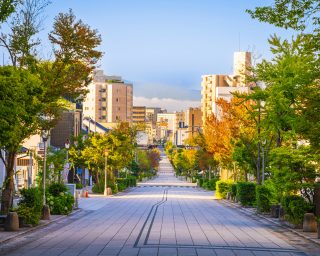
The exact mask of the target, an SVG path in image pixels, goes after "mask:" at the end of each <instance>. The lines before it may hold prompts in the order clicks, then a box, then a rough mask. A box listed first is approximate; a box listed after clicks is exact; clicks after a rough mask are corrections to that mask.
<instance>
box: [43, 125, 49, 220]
mask: <svg viewBox="0 0 320 256" xmlns="http://www.w3.org/2000/svg"><path fill="white" fill-rule="evenodd" d="M49 133H50V131H49V130H42V132H41V137H42V141H43V148H44V154H43V155H44V156H43V173H42V176H43V177H42V182H43V209H42V219H43V220H49V219H50V208H49V206H47V204H46V175H47V174H46V168H47V141H48V138H49Z"/></svg>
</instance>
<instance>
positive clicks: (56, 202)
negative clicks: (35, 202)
mask: <svg viewBox="0 0 320 256" xmlns="http://www.w3.org/2000/svg"><path fill="white" fill-rule="evenodd" d="M47 204H48V205H49V207H50V212H51V214H57V215H61V214H63V215H66V214H69V213H71V212H72V208H73V205H74V198H73V196H72V195H71V194H70V193H69V192H60V193H59V194H58V195H55V196H54V195H52V194H49V195H48V196H47Z"/></svg>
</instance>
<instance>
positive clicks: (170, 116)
mask: <svg viewBox="0 0 320 256" xmlns="http://www.w3.org/2000/svg"><path fill="white" fill-rule="evenodd" d="M157 126H158V127H159V128H160V131H159V133H160V139H162V140H166V141H168V140H170V141H172V142H173V143H174V144H176V143H177V131H178V129H179V128H184V127H185V112H183V111H180V112H179V111H177V112H174V113H159V114H158V115H157Z"/></svg>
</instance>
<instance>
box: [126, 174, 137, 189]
mask: <svg viewBox="0 0 320 256" xmlns="http://www.w3.org/2000/svg"><path fill="white" fill-rule="evenodd" d="M128 179H129V186H130V187H135V186H137V179H136V177H133V176H131V177H129V178H128Z"/></svg>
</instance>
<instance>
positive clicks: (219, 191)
mask: <svg viewBox="0 0 320 256" xmlns="http://www.w3.org/2000/svg"><path fill="white" fill-rule="evenodd" d="M231 186H232V182H231V181H222V180H219V181H217V182H216V197H217V198H218V199H222V198H227V193H228V192H230V191H231Z"/></svg>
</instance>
